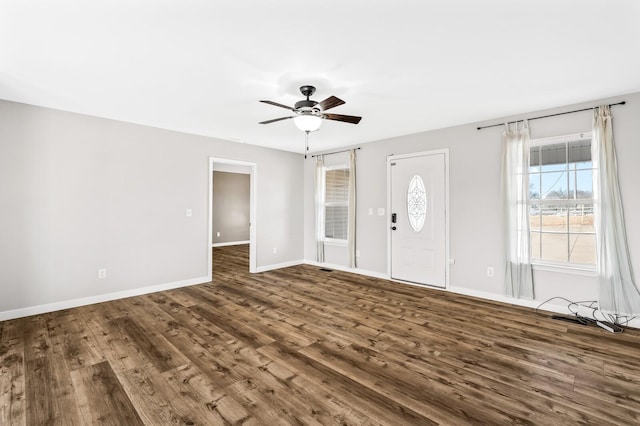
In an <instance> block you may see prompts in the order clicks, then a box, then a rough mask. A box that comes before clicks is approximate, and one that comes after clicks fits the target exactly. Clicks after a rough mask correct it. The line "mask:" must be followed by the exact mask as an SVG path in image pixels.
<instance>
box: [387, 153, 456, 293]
mask: <svg viewBox="0 0 640 426" xmlns="http://www.w3.org/2000/svg"><path fill="white" fill-rule="evenodd" d="M437 154H444V211H445V213H444V220H445V286H444V288H443V287H433V286H430V285H427V284H418V283H413V282H409V281H402V280H397V279H394V278H391V258H392V256H393V253H392V252H391V226H392V225H391V213H392V212H391V162H392V161H395V160H402V159H405V158H413V157H425V156H428V155H437ZM449 217H450V215H449V149H448V148H444V149H434V150H431V151H420V152H412V153H408V154H397V155H394V154H391V155H388V156H387V222H386V224H387V277H388V279H389V280H390V281H396V282H401V283H404V284H411V285H416V286H420V287H429V288H434V289H447V290H448V289H449V281H450V280H449V276H450V274H449V272H450V264H451V263H450V262H451V261H450V253H449Z"/></svg>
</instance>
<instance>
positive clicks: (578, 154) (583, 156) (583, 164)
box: [569, 139, 591, 169]
mask: <svg viewBox="0 0 640 426" xmlns="http://www.w3.org/2000/svg"><path fill="white" fill-rule="evenodd" d="M569 162H570V163H576V167H577V168H578V169H585V168H591V139H588V140H578V141H571V142H569Z"/></svg>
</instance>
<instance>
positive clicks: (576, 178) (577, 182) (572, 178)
mask: <svg viewBox="0 0 640 426" xmlns="http://www.w3.org/2000/svg"><path fill="white" fill-rule="evenodd" d="M569 182H570V183H569V189H570V194H569V198H571V199H578V200H579V199H585V198H586V199H593V171H592V170H577V171H571V172H569Z"/></svg>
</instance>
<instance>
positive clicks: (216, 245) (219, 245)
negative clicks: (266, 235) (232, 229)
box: [211, 240, 251, 247]
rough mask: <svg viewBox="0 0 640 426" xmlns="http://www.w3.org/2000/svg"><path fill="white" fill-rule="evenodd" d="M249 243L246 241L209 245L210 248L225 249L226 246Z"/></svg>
mask: <svg viewBox="0 0 640 426" xmlns="http://www.w3.org/2000/svg"><path fill="white" fill-rule="evenodd" d="M249 243H251V241H249V240H247V241H230V242H228V243H214V244H211V247H226V246H239V245H242V244H249Z"/></svg>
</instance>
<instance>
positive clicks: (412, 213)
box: [388, 151, 447, 287]
mask: <svg viewBox="0 0 640 426" xmlns="http://www.w3.org/2000/svg"><path fill="white" fill-rule="evenodd" d="M388 162H389V177H390V186H389V190H390V192H391V194H390V200H391V204H390V207H391V211H390V213H391V214H390V216H389V218H390V221H389V222H390V224H389V226H390V228H391V231H390V234H391V237H390V238H391V253H390V257H391V261H390V264H391V265H390V266H391V278H393V279H396V280H401V281H409V282H413V283H418V284H426V285H430V286H436V287H446V276H447V259H446V257H447V206H446V202H447V199H446V195H447V194H446V183H447V179H446V172H447V171H446V162H447V157H446V152H442V151H438V152H434V153H421V154H415V155H411V156H409V155H402V156H391V157H389V160H388Z"/></svg>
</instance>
